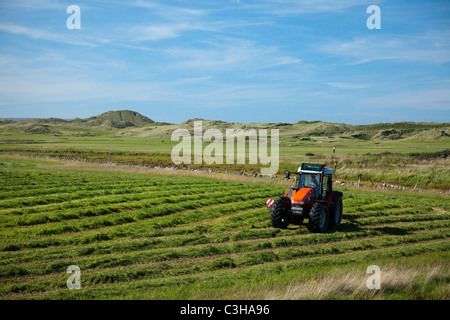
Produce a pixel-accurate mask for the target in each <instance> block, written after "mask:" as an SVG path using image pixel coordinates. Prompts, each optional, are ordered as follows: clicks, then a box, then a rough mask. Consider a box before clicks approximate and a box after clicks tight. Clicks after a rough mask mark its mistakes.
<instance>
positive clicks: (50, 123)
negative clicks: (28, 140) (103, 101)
mask: <svg viewBox="0 0 450 320" xmlns="http://www.w3.org/2000/svg"><path fill="white" fill-rule="evenodd" d="M153 123H155V121H153V120H152V119H150V118H147V117H146V116H143V115H142V114H140V113H138V112H136V111H130V110H118V111H108V112H105V113H102V114H100V115H98V116H93V117H90V118H87V119H80V118H75V119H73V120H63V119H59V118H47V119H26V120H19V121H13V120H4V119H0V128H2V129H3V130H20V131H21V132H22V133H31V134H44V133H50V134H52V133H58V131H60V129H61V131H65V130H69V131H70V130H75V131H80V130H82V131H83V130H88V131H90V130H94V131H97V130H102V131H105V130H106V131H114V130H117V129H124V128H129V127H142V126H145V125H148V124H153ZM64 129H65V130H64Z"/></svg>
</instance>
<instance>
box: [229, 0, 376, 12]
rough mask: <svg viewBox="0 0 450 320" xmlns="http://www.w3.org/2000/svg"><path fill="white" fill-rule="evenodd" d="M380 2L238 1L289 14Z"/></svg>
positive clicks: (244, 6) (321, 0)
mask: <svg viewBox="0 0 450 320" xmlns="http://www.w3.org/2000/svg"><path fill="white" fill-rule="evenodd" d="M234 2H236V1H234ZM380 2H381V1H376V0H375V1H374V0H370V1H369V0H340V1H336V0H261V1H249V0H247V1H245V0H242V1H239V2H237V3H239V4H240V5H241V7H243V8H247V9H251V10H255V11H260V12H264V13H267V14H272V15H281V16H288V15H299V14H311V13H325V12H339V11H344V10H347V9H349V8H352V7H356V6H364V5H366V6H368V5H371V4H377V3H380Z"/></svg>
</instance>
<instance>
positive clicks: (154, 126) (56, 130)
mask: <svg viewBox="0 0 450 320" xmlns="http://www.w3.org/2000/svg"><path fill="white" fill-rule="evenodd" d="M196 120H197V121H202V129H203V130H207V129H210V128H215V129H219V130H221V131H222V132H225V130H226V129H243V130H247V129H256V130H258V129H269V130H270V129H279V130H280V137H281V139H282V140H284V141H289V142H296V141H301V140H307V139H310V138H311V137H330V138H341V139H352V140H401V139H413V140H421V141H432V140H439V139H442V138H444V139H445V138H448V137H449V134H450V123H449V122H446V123H438V122H396V123H377V124H369V125H351V124H345V123H330V122H323V121H298V122H296V123H281V122H278V123H235V122H226V121H220V120H205V119H190V120H187V121H184V122H182V123H180V124H171V123H165V122H155V121H154V120H152V119H150V118H148V117H146V116H144V115H142V114H140V113H138V112H135V111H131V110H119V111H108V112H105V113H102V114H100V115H98V116H93V117H90V118H87V119H79V118H76V119H73V120H62V119H57V118H48V119H28V120H21V121H12V120H4V119H0V130H2V131H7V130H14V131H19V132H21V133H25V134H63V135H64V134H65V133H67V134H70V133H73V132H74V131H75V132H84V133H85V134H96V133H97V132H99V131H101V132H105V133H106V134H108V135H113V136H117V137H142V138H168V137H170V136H171V134H172V132H173V131H174V130H176V129H187V130H189V131H190V132H193V127H194V121H196ZM442 132H444V134H443V136H442Z"/></svg>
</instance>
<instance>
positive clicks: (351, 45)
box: [316, 30, 450, 64]
mask: <svg viewBox="0 0 450 320" xmlns="http://www.w3.org/2000/svg"><path fill="white" fill-rule="evenodd" d="M449 36H450V31H449V30H446V31H444V32H443V31H442V30H440V31H432V30H430V31H428V32H425V33H423V34H416V35H386V36H383V35H379V36H374V35H371V36H366V37H356V38H354V39H353V40H350V41H342V40H331V41H330V42H328V43H326V44H320V45H317V46H316V49H317V50H318V51H320V52H325V53H328V54H330V55H334V56H340V57H342V58H344V59H345V60H347V63H348V64H363V63H368V62H372V61H379V60H396V61H400V62H424V63H433V64H442V63H447V62H450V37H449Z"/></svg>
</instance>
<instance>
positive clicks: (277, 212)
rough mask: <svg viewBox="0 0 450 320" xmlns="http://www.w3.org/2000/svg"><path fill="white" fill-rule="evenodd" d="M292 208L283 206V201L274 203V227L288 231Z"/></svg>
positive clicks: (278, 200) (272, 218) (271, 215)
mask: <svg viewBox="0 0 450 320" xmlns="http://www.w3.org/2000/svg"><path fill="white" fill-rule="evenodd" d="M289 211H290V206H286V205H283V199H281V198H280V199H277V200H275V202H274V203H273V206H272V210H271V213H270V220H271V221H272V226H273V227H275V228H280V229H286V228H287V226H288V225H289V222H290V214H289V213H290V212H289Z"/></svg>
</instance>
